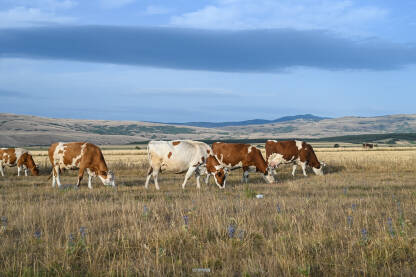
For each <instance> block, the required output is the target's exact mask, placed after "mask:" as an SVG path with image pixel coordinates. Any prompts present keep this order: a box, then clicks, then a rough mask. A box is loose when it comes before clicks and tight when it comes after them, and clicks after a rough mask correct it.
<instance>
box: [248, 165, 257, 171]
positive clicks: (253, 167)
mask: <svg viewBox="0 0 416 277" xmlns="http://www.w3.org/2000/svg"><path fill="white" fill-rule="evenodd" d="M256 170H257V167H256V166H255V165H251V166H249V167H248V171H249V172H256Z"/></svg>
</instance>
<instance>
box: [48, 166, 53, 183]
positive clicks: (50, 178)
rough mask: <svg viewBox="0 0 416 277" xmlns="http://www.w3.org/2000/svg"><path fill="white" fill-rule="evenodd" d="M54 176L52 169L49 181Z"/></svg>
mask: <svg viewBox="0 0 416 277" xmlns="http://www.w3.org/2000/svg"><path fill="white" fill-rule="evenodd" d="M52 176H53V168H52V171H51V174H49V177H48V181H49V180H50V179H51V178H52Z"/></svg>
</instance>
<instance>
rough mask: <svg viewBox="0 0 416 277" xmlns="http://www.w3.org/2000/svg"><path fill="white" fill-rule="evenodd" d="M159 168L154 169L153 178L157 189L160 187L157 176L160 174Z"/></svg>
mask: <svg viewBox="0 0 416 277" xmlns="http://www.w3.org/2000/svg"><path fill="white" fill-rule="evenodd" d="M159 170H160V168H158V169H153V180H154V181H155V187H156V189H157V190H159V189H160V188H159V183H158V182H157V176H159Z"/></svg>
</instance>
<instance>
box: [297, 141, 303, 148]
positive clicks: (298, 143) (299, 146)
mask: <svg viewBox="0 0 416 277" xmlns="http://www.w3.org/2000/svg"><path fill="white" fill-rule="evenodd" d="M295 142H296V147H297V148H298V150H300V149H302V144H303V141H300V140H295Z"/></svg>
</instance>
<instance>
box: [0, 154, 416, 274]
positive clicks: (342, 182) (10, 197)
mask: <svg viewBox="0 0 416 277" xmlns="http://www.w3.org/2000/svg"><path fill="white" fill-rule="evenodd" d="M315 152H316V154H317V156H318V158H319V159H320V160H323V161H325V162H326V163H327V164H328V167H327V168H326V175H325V176H323V177H320V176H315V175H314V174H313V172H312V171H310V170H309V172H308V173H309V176H308V177H306V178H305V177H303V175H302V174H301V170H300V168H299V167H298V169H297V173H296V176H295V177H292V176H291V175H290V173H291V167H289V166H282V167H281V168H279V169H278V170H277V173H278V174H277V178H278V181H279V182H278V183H277V184H273V185H269V184H266V183H264V181H263V178H262V177H261V175H260V174H258V173H252V174H250V177H249V184H247V185H243V184H242V183H241V177H242V171H241V170H236V171H233V172H232V173H231V174H230V175H229V177H228V179H227V184H226V189H225V190H219V189H218V188H217V186H216V185H214V184H213V180H212V179H211V184H210V185H208V186H207V185H204V184H201V190H197V189H196V187H195V178H194V177H193V178H191V179H190V180H189V182H188V184H187V187H186V189H185V191H182V189H181V188H180V184H181V183H182V181H183V177H184V175H183V174H181V175H169V174H163V173H162V174H161V175H160V178H159V185H160V187H161V190H160V191H156V190H155V188H154V185H153V182H151V184H150V186H149V190H148V191H146V190H145V189H144V181H145V174H146V170H147V157H146V152H145V151H144V150H135V149H119V150H104V151H103V153H104V156H105V158H106V160H107V163H108V165H109V168H110V169H112V170H113V171H114V172H115V174H116V183H117V185H118V187H117V188H116V189H113V188H110V187H104V186H103V185H102V184H101V182H100V181H99V180H98V179H95V180H94V182H93V187H94V189H93V190H88V188H87V185H86V182H87V176H84V180H83V183H82V185H81V187H80V189H78V190H76V189H74V188H72V187H71V186H67V187H66V188H64V189H57V188H52V187H51V180H47V178H48V175H49V173H50V166H49V164H48V163H47V154H46V151H44V150H41V151H32V153H33V154H34V157H35V160H36V162H37V163H38V164H40V169H41V175H42V176H39V177H32V176H30V177H17V176H16V175H17V170H16V168H12V169H10V168H6V171H5V173H6V177H4V178H1V179H0V216H1V222H0V224H1V226H0V228H1V230H0V241H1V247H0V275H2V276H14V275H21V276H50V275H58V276H81V275H90V276H136V275H140V276H183V275H190V276H320V275H339V276H351V275H360V276H361V275H372V276H378V275H395V276H397V275H403V276H412V275H413V274H414V272H416V263H415V261H416V227H415V226H416V210H415V207H416V182H415V171H416V148H411V147H402V148H376V149H374V150H363V149H361V148H358V147H357V148H353V147H350V148H337V149H333V148H317V149H316V151H315ZM76 174H77V172H76V171H74V172H66V173H64V174H63V176H62V179H61V180H62V183H63V184H74V183H75V182H76V177H75V176H76ZM257 194H263V195H264V198H262V199H257V198H256V195H257Z"/></svg>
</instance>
